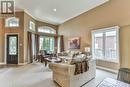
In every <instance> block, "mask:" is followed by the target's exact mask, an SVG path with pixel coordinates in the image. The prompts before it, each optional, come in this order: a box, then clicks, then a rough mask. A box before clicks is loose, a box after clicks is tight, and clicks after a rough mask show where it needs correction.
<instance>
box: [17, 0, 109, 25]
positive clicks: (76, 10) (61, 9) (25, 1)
mask: <svg viewBox="0 0 130 87" xmlns="http://www.w3.org/2000/svg"><path fill="white" fill-rule="evenodd" d="M107 1H109V0H15V5H16V8H20V9H24V10H25V11H26V12H27V13H29V14H31V15H32V16H33V17H34V18H35V19H37V20H40V21H44V22H48V23H51V24H62V23H64V22H65V21H67V20H69V19H71V18H73V17H76V16H78V15H80V14H82V13H84V12H86V11H88V10H90V9H93V8H95V7H97V6H99V5H101V4H103V3H105V2H107ZM53 9H56V10H57V11H56V12H55V11H53Z"/></svg>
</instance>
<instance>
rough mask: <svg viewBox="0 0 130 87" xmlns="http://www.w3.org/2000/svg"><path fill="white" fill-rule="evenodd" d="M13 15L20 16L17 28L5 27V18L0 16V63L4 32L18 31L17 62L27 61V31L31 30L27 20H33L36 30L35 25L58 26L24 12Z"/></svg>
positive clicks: (3, 57)
mask: <svg viewBox="0 0 130 87" xmlns="http://www.w3.org/2000/svg"><path fill="white" fill-rule="evenodd" d="M15 16H16V17H18V18H20V27H17V28H7V27H5V26H4V25H5V20H4V19H3V18H0V49H1V50H0V63H5V55H4V54H5V34H6V33H19V44H20V45H19V63H29V58H28V52H27V48H28V46H27V44H28V43H27V41H28V38H27V32H28V31H30V32H33V33H36V32H34V31H31V30H30V29H29V22H30V21H33V22H34V23H35V25H36V31H37V26H44V25H45V26H50V27H52V28H54V29H57V28H58V27H57V26H55V25H52V24H48V23H45V22H40V21H37V20H35V19H33V18H32V17H31V16H30V15H28V14H27V13H25V12H23V11H22V12H16V13H15Z"/></svg>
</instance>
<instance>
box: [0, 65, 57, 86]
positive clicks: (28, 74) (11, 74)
mask: <svg viewBox="0 0 130 87" xmlns="http://www.w3.org/2000/svg"><path fill="white" fill-rule="evenodd" d="M0 87H57V86H56V84H55V83H53V80H52V72H51V71H50V70H49V69H48V68H47V67H45V66H44V64H40V63H35V64H28V65H25V66H20V67H17V68H16V67H15V68H3V69H2V68H1V69H0Z"/></svg>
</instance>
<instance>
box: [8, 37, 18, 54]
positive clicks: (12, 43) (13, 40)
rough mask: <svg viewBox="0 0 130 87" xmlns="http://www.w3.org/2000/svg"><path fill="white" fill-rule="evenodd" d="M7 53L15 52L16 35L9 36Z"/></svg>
mask: <svg viewBox="0 0 130 87" xmlns="http://www.w3.org/2000/svg"><path fill="white" fill-rule="evenodd" d="M9 54H10V55H16V54H17V38H16V37H10V38H9Z"/></svg>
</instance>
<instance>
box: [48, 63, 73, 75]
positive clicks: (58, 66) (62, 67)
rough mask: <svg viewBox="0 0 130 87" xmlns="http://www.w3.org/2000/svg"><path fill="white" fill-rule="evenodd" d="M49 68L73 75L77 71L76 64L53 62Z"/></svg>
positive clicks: (58, 72) (59, 72)
mask: <svg viewBox="0 0 130 87" xmlns="http://www.w3.org/2000/svg"><path fill="white" fill-rule="evenodd" d="M49 68H50V69H52V71H53V72H54V73H57V74H60V75H61V74H62V75H66V76H73V75H74V72H75V66H74V65H69V64H63V63H51V64H49Z"/></svg>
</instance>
